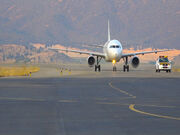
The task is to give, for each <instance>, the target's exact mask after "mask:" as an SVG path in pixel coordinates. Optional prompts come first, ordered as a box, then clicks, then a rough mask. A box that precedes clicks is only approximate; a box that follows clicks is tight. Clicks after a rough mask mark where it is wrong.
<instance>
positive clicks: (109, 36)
mask: <svg viewBox="0 0 180 135" xmlns="http://www.w3.org/2000/svg"><path fill="white" fill-rule="evenodd" d="M110 40H111V33H110V26H109V20H108V41H110Z"/></svg>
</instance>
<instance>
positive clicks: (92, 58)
mask: <svg viewBox="0 0 180 135" xmlns="http://www.w3.org/2000/svg"><path fill="white" fill-rule="evenodd" d="M87 60H88V65H89V66H90V67H92V66H94V63H95V58H94V57H93V56H89V57H88V59H87Z"/></svg>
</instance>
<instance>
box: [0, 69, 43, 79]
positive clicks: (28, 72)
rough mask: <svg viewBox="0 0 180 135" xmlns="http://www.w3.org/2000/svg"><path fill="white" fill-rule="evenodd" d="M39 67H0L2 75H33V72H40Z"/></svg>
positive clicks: (0, 74)
mask: <svg viewBox="0 0 180 135" xmlns="http://www.w3.org/2000/svg"><path fill="white" fill-rule="evenodd" d="M39 70H40V68H39V67H34V66H30V67H25V66H23V67H0V77H8V76H31V74H32V73H35V72H38V71H39Z"/></svg>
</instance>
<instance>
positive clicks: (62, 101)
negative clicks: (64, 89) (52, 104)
mask: <svg viewBox="0 0 180 135" xmlns="http://www.w3.org/2000/svg"><path fill="white" fill-rule="evenodd" d="M58 102H60V103H76V102H78V101H76V100H59V101H58Z"/></svg>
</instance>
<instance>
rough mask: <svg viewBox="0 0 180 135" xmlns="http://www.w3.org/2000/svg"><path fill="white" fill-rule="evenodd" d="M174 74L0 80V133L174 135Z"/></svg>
mask: <svg viewBox="0 0 180 135" xmlns="http://www.w3.org/2000/svg"><path fill="white" fill-rule="evenodd" d="M179 82H180V78H134V77H133V78H129V77H125V78H124V77H108V78H1V79H0V134H1V135H179V134H180V98H179V97H180V84H179Z"/></svg>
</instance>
